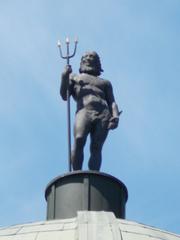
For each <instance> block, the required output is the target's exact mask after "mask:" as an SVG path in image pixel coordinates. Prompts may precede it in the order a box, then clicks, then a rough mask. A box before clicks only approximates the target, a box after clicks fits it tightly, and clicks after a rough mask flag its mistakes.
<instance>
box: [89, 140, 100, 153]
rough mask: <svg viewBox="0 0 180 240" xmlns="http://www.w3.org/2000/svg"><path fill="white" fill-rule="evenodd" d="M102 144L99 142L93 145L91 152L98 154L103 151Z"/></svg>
mask: <svg viewBox="0 0 180 240" xmlns="http://www.w3.org/2000/svg"><path fill="white" fill-rule="evenodd" d="M101 148H102V144H101V143H98V142H94V143H91V151H92V152H98V151H101Z"/></svg>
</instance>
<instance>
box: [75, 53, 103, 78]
mask: <svg viewBox="0 0 180 240" xmlns="http://www.w3.org/2000/svg"><path fill="white" fill-rule="evenodd" d="M79 72H80V73H88V74H91V75H94V76H99V75H100V74H101V72H103V70H102V68H101V62H100V58H99V55H98V54H97V53H96V52H86V53H85V54H84V55H83V56H82V58H81V63H80V68H79Z"/></svg>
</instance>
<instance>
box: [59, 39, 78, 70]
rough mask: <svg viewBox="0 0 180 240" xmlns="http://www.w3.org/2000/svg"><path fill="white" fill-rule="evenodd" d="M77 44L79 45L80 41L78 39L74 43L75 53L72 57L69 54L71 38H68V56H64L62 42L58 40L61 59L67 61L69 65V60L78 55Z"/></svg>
mask: <svg viewBox="0 0 180 240" xmlns="http://www.w3.org/2000/svg"><path fill="white" fill-rule="evenodd" d="M77 44H78V40H77V38H76V39H75V41H74V51H73V53H72V54H71V55H70V54H69V45H70V41H69V38H68V37H67V38H66V46H67V54H66V56H64V55H63V52H62V48H61V42H60V41H59V40H58V43H57V46H58V48H59V53H60V57H61V58H63V59H66V60H67V64H68V65H69V59H70V58H72V57H74V56H75V54H76V49H77Z"/></svg>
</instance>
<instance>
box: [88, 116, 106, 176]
mask: <svg viewBox="0 0 180 240" xmlns="http://www.w3.org/2000/svg"><path fill="white" fill-rule="evenodd" d="M107 135H108V130H107V124H106V125H104V126H103V124H102V122H101V121H100V122H99V123H97V124H96V126H95V128H94V129H93V131H92V132H91V143H90V159H89V169H90V170H97V171H99V170H100V167H101V162H102V155H101V151H102V147H103V144H104V141H105V140H106V137H107Z"/></svg>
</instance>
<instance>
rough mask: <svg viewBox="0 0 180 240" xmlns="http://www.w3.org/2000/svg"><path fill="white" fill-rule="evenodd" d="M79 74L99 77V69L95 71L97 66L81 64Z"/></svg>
mask: <svg viewBox="0 0 180 240" xmlns="http://www.w3.org/2000/svg"><path fill="white" fill-rule="evenodd" d="M79 72H80V73H87V74H91V75H95V76H99V75H100V71H99V69H97V66H93V65H92V64H91V65H88V64H81V65H80V69H79Z"/></svg>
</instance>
